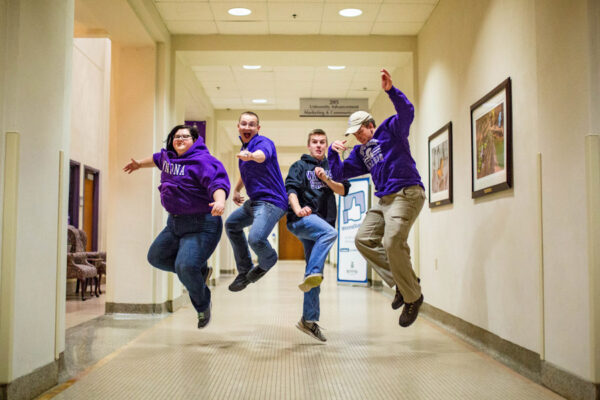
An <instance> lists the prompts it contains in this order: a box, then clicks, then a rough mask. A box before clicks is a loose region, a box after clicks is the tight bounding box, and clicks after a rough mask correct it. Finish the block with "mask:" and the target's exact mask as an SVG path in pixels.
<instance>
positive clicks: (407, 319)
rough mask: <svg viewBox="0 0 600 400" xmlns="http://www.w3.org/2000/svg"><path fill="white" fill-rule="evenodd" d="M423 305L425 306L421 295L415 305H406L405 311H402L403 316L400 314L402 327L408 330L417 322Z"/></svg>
mask: <svg viewBox="0 0 600 400" xmlns="http://www.w3.org/2000/svg"><path fill="white" fill-rule="evenodd" d="M421 304H423V295H421V297H419V298H418V299H417V301H415V302H414V303H406V304H405V305H404V310H402V314H400V321H399V323H400V326H402V327H404V328H406V327H407V326H410V325H411V324H412V323H413V322H415V320H416V319H417V316H418V315H419V308H420V307H421Z"/></svg>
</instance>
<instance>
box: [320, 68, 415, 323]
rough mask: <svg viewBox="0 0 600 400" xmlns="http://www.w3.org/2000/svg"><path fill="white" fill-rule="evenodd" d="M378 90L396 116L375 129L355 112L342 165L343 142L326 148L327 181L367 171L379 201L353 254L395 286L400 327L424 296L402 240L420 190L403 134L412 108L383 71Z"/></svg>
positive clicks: (409, 319) (358, 236) (368, 117)
mask: <svg viewBox="0 0 600 400" xmlns="http://www.w3.org/2000/svg"><path fill="white" fill-rule="evenodd" d="M381 87H382V88H383V90H385V91H386V93H387V94H388V96H389V98H390V100H391V101H392V103H393V104H394V108H395V109H396V114H395V115H392V116H391V117H389V118H387V119H386V120H385V121H383V122H382V123H381V125H380V126H379V127H378V128H376V126H375V120H374V119H373V117H372V116H371V114H369V113H368V112H366V111H357V112H355V113H353V114H352V115H351V116H350V118H349V119H348V129H347V130H346V136H348V135H351V134H352V135H354V136H355V137H356V139H357V140H358V141H359V142H360V144H358V145H356V146H354V148H353V149H352V151H351V152H350V154H349V155H348V157H347V158H346V159H345V160H344V161H342V160H341V159H340V155H339V154H336V152H337V153H340V154H341V153H342V152H343V151H345V150H346V140H336V141H335V142H333V143H332V144H331V146H330V147H329V152H328V159H329V167H330V171H331V175H332V179H334V180H336V181H342V180H346V179H350V178H352V177H355V176H359V175H363V174H367V173H370V174H371V177H372V179H373V183H374V184H375V189H376V192H375V196H377V197H379V202H378V203H377V204H376V205H375V206H374V207H373V208H371V209H370V210H369V211H368V212H367V215H366V217H365V219H364V221H363V223H362V225H361V227H360V229H359V230H358V233H357V234H356V238H355V243H356V247H357V249H358V251H360V253H361V254H362V255H363V257H365V258H366V259H367V260H368V261H369V263H371V265H373V267H374V268H375V270H376V271H377V273H378V274H379V275H380V276H381V278H382V279H384V280H385V281H386V283H387V284H388V285H389V286H390V287H393V286H394V285H395V286H396V296H395V298H394V301H393V302H392V308H394V309H398V308H400V307H401V306H402V305H403V304H404V310H402V314H401V315H400V320H399V323H400V326H403V327H407V326H409V325H411V324H412V323H413V322H414V321H415V320H416V319H417V316H418V314H419V308H420V307H421V304H422V303H423V294H422V293H421V285H420V283H419V279H418V278H417V276H416V275H415V273H414V271H413V269H412V264H411V261H410V248H409V247H408V243H407V238H408V234H409V232H410V229H411V227H412V225H413V223H414V222H415V220H416V219H417V217H418V215H419V212H420V211H421V208H422V207H423V203H424V202H425V188H424V186H423V182H422V181H421V176H420V175H419V171H417V166H416V163H415V160H414V159H413V158H412V155H411V153H410V145H409V143H408V134H409V130H410V125H411V123H412V121H413V119H414V107H413V105H412V104H411V103H410V101H409V100H408V99H407V98H406V96H405V95H404V93H402V92H401V91H400V90H398V89H397V88H395V87H394V86H393V85H392V78H391V76H390V74H389V72H388V71H386V70H385V69H383V70H381Z"/></svg>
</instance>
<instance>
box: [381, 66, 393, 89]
mask: <svg viewBox="0 0 600 400" xmlns="http://www.w3.org/2000/svg"><path fill="white" fill-rule="evenodd" d="M381 88H382V89H383V90H385V91H386V92H387V91H388V90H390V89H391V88H392V76H391V75H390V73H389V72H387V70H386V69H385V68H384V69H382V70H381Z"/></svg>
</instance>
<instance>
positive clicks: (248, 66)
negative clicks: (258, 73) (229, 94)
mask: <svg viewBox="0 0 600 400" xmlns="http://www.w3.org/2000/svg"><path fill="white" fill-rule="evenodd" d="M244 69H260V65H244Z"/></svg>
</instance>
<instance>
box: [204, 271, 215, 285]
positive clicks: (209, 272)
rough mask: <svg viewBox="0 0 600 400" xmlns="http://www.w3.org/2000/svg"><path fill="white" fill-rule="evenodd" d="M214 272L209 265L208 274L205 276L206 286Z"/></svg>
mask: <svg viewBox="0 0 600 400" xmlns="http://www.w3.org/2000/svg"><path fill="white" fill-rule="evenodd" d="M212 273H213V269H212V267H207V268H206V276H205V277H204V284H205V285H206V286H208V283H209V282H210V277H211V275H212Z"/></svg>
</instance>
